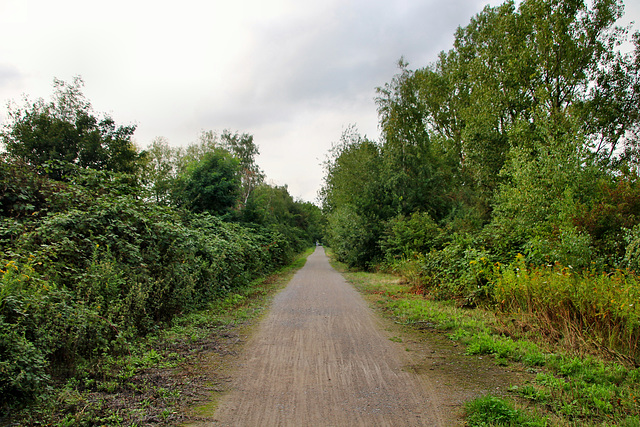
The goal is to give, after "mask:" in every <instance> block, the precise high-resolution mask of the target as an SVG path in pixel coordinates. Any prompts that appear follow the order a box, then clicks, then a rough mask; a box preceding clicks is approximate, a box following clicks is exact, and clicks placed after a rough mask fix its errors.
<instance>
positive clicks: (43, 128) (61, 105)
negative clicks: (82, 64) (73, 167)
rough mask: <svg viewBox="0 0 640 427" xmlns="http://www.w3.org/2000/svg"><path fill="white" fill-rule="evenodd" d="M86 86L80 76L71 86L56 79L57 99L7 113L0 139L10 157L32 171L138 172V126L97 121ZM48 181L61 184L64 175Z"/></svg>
mask: <svg viewBox="0 0 640 427" xmlns="http://www.w3.org/2000/svg"><path fill="white" fill-rule="evenodd" d="M83 85H84V82H83V81H82V79H81V78H79V77H76V78H75V79H74V81H73V83H71V84H67V83H65V82H63V81H60V80H57V79H56V80H54V96H53V100H52V101H51V102H49V103H47V102H45V101H44V100H43V99H39V100H37V101H36V102H33V103H30V102H28V101H27V102H26V105H25V106H24V107H23V108H15V107H14V108H13V109H11V110H10V111H9V121H8V122H7V123H6V124H5V126H4V130H3V131H2V133H0V138H1V140H2V143H3V144H4V146H5V149H6V150H7V152H8V153H9V154H10V155H11V156H13V157H15V158H18V159H21V160H23V161H24V162H26V163H28V164H30V165H32V166H41V167H44V166H46V165H47V164H48V163H49V162H62V163H71V164H77V165H78V166H80V167H83V168H92V169H97V170H109V171H116V172H127V173H135V172H137V171H138V169H139V165H140V159H141V157H142V156H143V154H142V153H138V150H137V149H136V147H135V146H134V144H133V142H132V141H131V137H132V136H133V133H134V131H135V126H116V124H115V122H114V121H113V119H112V118H110V117H109V116H105V117H104V118H101V119H100V118H98V117H96V116H95V114H94V113H93V111H92V110H91V105H90V103H89V102H88V101H87V100H86V99H85V98H84V95H83V94H82V86H83ZM47 174H48V175H49V176H51V177H52V178H54V179H57V180H60V179H63V178H64V173H63V171H60V170H58V169H53V170H50V171H48V172H47Z"/></svg>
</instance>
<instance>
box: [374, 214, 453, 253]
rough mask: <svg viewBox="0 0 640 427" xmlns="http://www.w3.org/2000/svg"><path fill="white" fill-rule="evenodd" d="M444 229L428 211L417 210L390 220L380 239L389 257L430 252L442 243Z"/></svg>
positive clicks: (381, 245) (383, 249)
mask: <svg viewBox="0 0 640 427" xmlns="http://www.w3.org/2000/svg"><path fill="white" fill-rule="evenodd" d="M442 240H443V237H442V230H441V229H440V228H439V227H438V224H436V222H435V221H434V220H433V218H431V215H429V214H428V213H426V212H415V213H413V214H411V215H409V216H408V217H405V216H398V217H396V218H393V219H391V220H390V221H389V223H388V225H387V230H386V232H385V234H384V236H383V237H382V239H381V240H380V247H381V249H382V251H383V252H384V253H385V254H386V257H387V259H394V258H399V257H401V256H403V255H405V256H411V255H415V254H419V253H424V252H429V251H430V250H431V249H432V248H438V247H439V246H441V244H442Z"/></svg>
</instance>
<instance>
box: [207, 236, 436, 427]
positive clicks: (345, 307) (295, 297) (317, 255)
mask: <svg viewBox="0 0 640 427" xmlns="http://www.w3.org/2000/svg"><path fill="white" fill-rule="evenodd" d="M406 353H407V352H406V351H405V350H404V347H402V346H401V345H399V344H397V343H395V342H392V341H390V340H389V335H388V334H386V333H385V332H383V331H382V326H381V324H380V321H379V320H378V319H377V317H376V316H375V314H374V313H373V312H372V311H371V309H370V308H369V307H368V306H367V304H366V303H365V301H364V300H363V299H362V297H361V296H360V295H359V294H358V293H357V292H356V291H355V290H354V289H353V288H352V287H351V286H350V285H349V284H347V282H346V281H345V280H344V279H343V277H342V276H341V275H340V274H339V273H338V272H337V271H335V270H334V269H333V268H332V267H331V266H330V265H329V262H328V259H327V257H326V255H325V253H324V249H323V248H322V247H319V248H317V250H316V251H315V252H314V253H313V254H312V255H311V256H309V258H308V260H307V263H306V265H305V267H304V268H303V269H301V270H300V271H299V272H298V273H297V274H296V275H295V276H294V278H293V279H292V280H291V282H290V283H289V285H288V286H287V288H286V289H285V290H283V291H282V292H281V293H280V294H278V295H277V296H276V298H275V300H274V302H273V306H272V308H271V310H270V312H269V314H268V315H267V316H266V318H265V319H264V320H263V321H262V323H261V324H260V326H259V328H258V330H257V331H256V333H255V335H254V337H253V339H252V340H251V341H250V342H249V343H248V345H247V348H246V352H245V354H244V355H243V357H242V360H241V367H240V369H239V372H238V374H237V378H235V379H234V382H233V388H232V391H231V392H230V393H229V394H228V395H226V396H225V397H224V398H223V399H222V400H221V402H220V406H219V407H218V410H217V412H216V413H215V415H214V419H215V421H214V425H220V426H227V425H229V426H247V427H251V426H327V427H328V426H421V425H427V426H437V425H445V423H444V421H443V416H442V415H441V414H440V412H439V408H441V407H442V406H441V405H440V404H438V402H437V398H436V396H437V393H436V392H435V390H434V387H433V384H431V383H430V381H428V380H427V379H425V378H424V376H420V375H417V374H416V373H414V372H412V371H411V369H407V367H408V366H409V363H410V361H409V360H408V355H407V354H406Z"/></svg>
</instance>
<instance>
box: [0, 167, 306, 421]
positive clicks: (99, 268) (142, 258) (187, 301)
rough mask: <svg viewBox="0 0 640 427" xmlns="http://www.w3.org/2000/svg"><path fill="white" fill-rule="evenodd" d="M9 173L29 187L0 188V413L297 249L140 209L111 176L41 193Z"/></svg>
mask: <svg viewBox="0 0 640 427" xmlns="http://www.w3.org/2000/svg"><path fill="white" fill-rule="evenodd" d="M12 173H13V174H14V175H15V174H22V175H23V176H22V178H24V179H25V181H24V182H30V183H31V184H30V185H28V186H25V190H23V192H22V193H20V192H18V190H17V189H16V187H15V186H10V185H8V184H9V183H10V181H11V177H10V176H7V175H6V174H3V176H2V177H0V183H1V184H3V188H4V192H3V193H2V194H0V203H1V204H2V206H3V212H2V216H1V217H0V269H1V271H0V279H1V280H0V396H1V398H0V408H2V409H1V410H2V411H5V410H8V409H9V408H11V407H15V406H19V405H21V404H24V403H26V402H28V401H30V400H33V399H37V398H38V397H39V396H41V395H43V393H45V392H46V390H47V387H48V384H50V383H51V381H52V380H53V381H56V380H58V379H64V378H66V377H68V376H70V375H74V373H75V371H76V367H77V366H80V365H81V366H83V369H84V370H85V371H86V372H88V373H89V374H91V372H92V369H93V368H92V366H97V363H99V360H100V358H101V357H103V356H104V355H118V354H122V353H123V352H126V351H128V345H129V343H130V342H131V340H132V339H133V338H134V337H136V336H140V335H143V334H145V333H147V332H149V331H151V330H152V329H153V328H155V326H156V325H157V324H158V322H167V321H170V320H171V319H172V318H173V317H175V316H177V315H179V314H181V313H185V312H189V311H191V310H195V309H199V308H204V307H206V306H207V305H209V304H211V303H213V302H214V301H215V300H216V299H219V298H221V297H224V295H226V294H228V293H230V292H232V291H233V290H234V289H236V288H238V287H241V286H245V285H247V284H249V283H250V282H251V281H252V280H254V279H255V278H257V277H258V276H261V275H264V274H267V273H269V272H271V271H273V270H274V269H276V268H278V267H280V266H282V265H284V264H286V263H287V262H289V261H290V260H291V259H292V257H293V256H294V255H295V253H296V251H298V250H299V249H300V246H301V245H303V242H302V241H301V240H298V241H295V242H292V241H291V240H289V239H288V238H286V237H285V236H284V235H283V234H281V233H279V232H278V231H276V230H275V229H273V228H271V229H269V228H265V227H260V226H255V227H252V228H248V227H245V226H242V225H239V224H234V223H228V222H224V221H222V220H221V219H220V218H218V217H216V216H213V215H210V214H208V213H200V214H196V213H193V212H189V211H184V210H177V209H173V208H170V207H167V206H160V205H158V204H154V203H149V202H148V201H147V200H145V199H144V198H143V197H141V195H139V194H137V192H136V186H135V185H132V184H131V183H132V181H130V180H129V179H127V177H126V176H124V175H122V174H114V173H110V172H97V171H84V172H82V171H80V172H78V174H77V175H75V176H73V177H70V180H69V181H70V182H66V183H63V182H58V183H56V184H55V185H53V186H51V185H49V184H48V182H47V181H46V180H44V179H40V178H39V177H38V176H35V173H34V172H33V170H29V168H26V167H25V168H23V169H20V170H12ZM30 174H32V175H33V176H31V177H30V178H29V175H30ZM27 178H29V179H27ZM54 187H55V188H54ZM51 188H54V189H55V191H54V190H51ZM128 188H130V190H128ZM21 194H24V197H21ZM16 195H17V196H16ZM16 206H17V207H16ZM22 207H24V208H22ZM24 212H29V215H25V214H24ZM96 372H97V371H96Z"/></svg>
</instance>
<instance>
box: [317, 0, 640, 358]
mask: <svg viewBox="0 0 640 427" xmlns="http://www.w3.org/2000/svg"><path fill="white" fill-rule="evenodd" d="M623 13H624V4H623V2H622V1H619V0H595V1H593V2H592V3H591V4H587V2H585V1H580V0H524V1H522V2H520V3H519V4H518V5H517V6H516V4H515V2H514V1H506V2H505V3H503V4H501V5H499V6H496V7H489V6H488V7H486V8H485V9H484V10H483V11H482V12H480V13H479V14H477V15H476V16H474V17H473V18H472V19H471V20H470V22H469V23H468V24H467V25H466V26H464V27H460V28H458V30H457V31H456V33H455V40H454V43H453V46H452V48H451V49H449V50H448V51H443V52H441V53H440V54H439V56H438V58H437V60H436V61H434V62H433V63H431V64H429V65H427V66H424V67H422V68H417V69H410V68H409V64H408V63H407V62H406V61H405V60H404V59H401V60H400V61H399V64H398V66H399V72H398V73H397V74H396V75H395V76H394V77H393V79H391V81H390V82H388V83H386V84H385V85H383V86H381V87H379V88H377V89H376V94H377V97H376V102H377V106H378V114H379V126H380V129H381V133H382V136H381V138H380V140H379V141H372V140H370V139H368V138H367V137H365V136H362V135H360V134H359V133H358V132H357V130H356V129H355V128H353V127H352V128H349V129H348V130H347V131H346V132H345V133H344V134H343V135H342V138H341V140H340V141H339V142H338V143H337V144H335V145H334V147H333V149H332V151H331V153H330V154H329V156H328V159H327V161H326V163H325V170H326V175H325V179H324V185H323V188H322V190H321V193H320V198H321V200H322V205H323V211H324V213H325V215H326V220H327V241H328V243H329V244H330V245H331V247H332V249H333V250H334V252H335V254H336V256H337V257H338V258H339V259H340V260H341V261H343V262H345V263H347V264H348V265H350V266H352V267H357V268H368V269H374V268H385V269H388V270H392V271H396V272H399V273H401V274H403V275H404V276H405V277H406V278H407V279H408V280H409V281H410V282H411V283H414V284H415V285H416V286H417V287H418V288H420V289H421V290H422V291H423V292H424V293H426V294H427V295H430V296H431V297H434V298H444V299H448V298H453V299H455V300H457V301H458V302H459V303H460V304H467V305H475V304H479V303H486V304H490V305H491V306H493V307H496V308H497V309H503V310H505V311H510V310H513V311H517V310H522V311H525V312H532V315H535V314H536V313H540V316H543V315H544V314H545V313H546V314H549V317H550V318H557V317H558V316H559V315H558V314H557V313H561V312H564V311H563V310H566V313H567V314H566V317H567V318H568V320H567V319H564V320H567V321H568V323H571V322H569V320H571V319H574V318H575V319H581V320H580V321H581V322H583V323H584V324H582V326H580V328H581V329H585V330H586V329H588V328H590V327H592V326H593V324H594V322H595V323H597V322H599V321H600V320H602V319H603V317H607V316H611V317H612V318H614V319H624V320H620V322H622V323H624V322H627V323H625V325H626V326H625V328H627V327H628V328H627V329H628V330H630V331H633V333H634V334H636V335H635V338H633V339H632V341H633V342H634V343H635V344H632V345H630V346H627V347H626V348H625V349H624V350H622V349H620V348H617V347H616V351H618V350H620V352H624V353H625V354H626V355H627V356H628V357H631V358H632V359H633V360H635V361H636V363H637V362H638V361H639V360H640V359H639V358H638V357H639V354H640V350H639V348H638V340H637V335H638V332H639V331H640V325H638V322H637V320H634V319H637V318H638V317H637V309H636V308H633V307H635V306H634V303H633V302H632V301H631V300H632V299H633V295H634V294H635V292H636V291H634V290H629V289H626V288H625V289H623V290H619V292H618V291H616V292H618V294H620V295H623V294H624V295H626V297H625V298H624V300H625V301H626V300H627V299H629V301H627V302H629V303H630V305H629V304H627V305H626V306H624V307H623V299H622V298H620V299H617V298H618V297H616V298H614V299H615V300H616V304H617V303H620V305H619V306H618V307H617V308H616V307H615V306H613V305H611V304H610V305H611V306H601V305H599V304H600V303H597V304H596V303H595V302H594V298H595V296H593V295H591V296H589V295H588V292H587V291H585V292H587V293H586V294H585V295H583V297H584V301H576V298H578V296H577V294H576V295H573V296H570V295H569V296H566V295H564V294H563V295H564V296H562V297H561V296H560V294H559V293H558V292H555V289H554V287H553V286H554V285H553V283H552V282H551V281H548V280H547V279H549V280H551V279H550V278H552V277H553V274H556V273H560V274H561V275H566V274H569V275H571V274H573V276H572V277H573V279H572V280H578V278H581V279H580V280H582V279H584V280H586V278H585V277H586V276H589V275H591V276H590V277H591V278H594V277H602V276H599V275H604V276H606V277H612V275H616V274H618V275H622V274H624V275H625V276H624V278H620V281H621V282H625V283H627V284H628V283H636V282H635V281H634V280H635V279H632V278H630V277H631V276H633V274H634V272H635V271H639V270H638V267H639V266H640V264H639V259H638V255H639V254H640V252H639V251H638V249H637V248H638V246H639V242H640V225H639V224H640V181H639V179H638V165H639V160H640V159H639V156H638V154H639V151H638V143H639V141H640V140H639V130H640V115H639V110H638V105H640V34H639V33H638V32H636V33H633V34H632V33H631V29H630V28H622V27H619V26H618V25H617V22H618V21H619V19H620V18H621V17H622V16H623ZM630 45H631V46H632V49H631V50H629V48H628V46H630ZM509 269H510V270H509ZM518 269H519V270H518ZM506 270H509V271H511V272H514V271H516V272H517V271H527V272H529V273H531V272H535V274H539V276H536V277H538V279H539V280H540V283H537V284H536V286H537V285H540V287H539V292H538V293H536V295H538V296H539V298H541V299H546V300H549V301H551V300H553V304H557V305H555V306H553V304H552V303H551V302H549V304H551V305H548V306H545V308H544V309H542V308H541V307H540V306H536V308H535V310H534V309H533V308H531V307H530V306H528V305H527V303H526V301H524V300H526V295H524V294H523V295H520V294H517V292H516V291H515V289H516V288H518V286H520V289H525V288H526V287H527V286H529V285H531V286H533V284H532V283H531V281H534V277H533V276H534V275H531V276H527V278H525V277H524V276H523V275H522V274H515V275H507V276H508V280H507V276H505V274H506ZM623 271H624V273H622V272H623ZM629 275H631V276H629ZM634 277H635V276H634ZM538 279H535V280H538ZM525 280H529V282H527V283H528V284H525V283H524V282H523V281H525ZM594 280H595V279H594ZM598 280H600V279H598ZM603 280H604V279H603ZM507 282H508V283H507ZM516 282H517V283H516ZM543 283H546V285H544V284H543ZM581 283H582V282H581ZM507 285H509V286H507ZM511 285H513V286H512V287H510V286H511ZM525 285H526V286H525ZM611 286H615V287H619V286H622V285H620V284H619V283H618V284H611ZM633 286H636V285H633ZM507 288H508V289H510V290H506V289H507ZM592 289H593V288H592ZM616 289H618V288H616ZM500 292H502V293H500ZM523 292H525V291H523ZM525 293H526V292H525ZM614 293H615V292H614ZM549 295H555V296H556V297H557V298H565V299H562V300H560V299H558V300H554V299H553V298H550V297H549ZM636 295H637V294H636ZM519 298H522V299H519ZM603 301H604V298H603ZM538 302H540V301H538ZM591 303H593V304H591ZM611 303H613V300H612V301H611ZM589 304H591V305H592V306H593V307H596V305H597V306H598V308H597V309H595V308H594V309H593V310H595V311H593V312H590V311H589V312H588V313H587V312H586V311H581V310H583V308H584V310H587V311H588V310H589V309H588V306H589ZM602 304H605V303H604V302H602ZM636 305H637V304H636ZM625 307H626V308H625ZM630 307H631V308H630ZM621 310H622V311H621ZM629 310H631V311H632V312H628V311H629ZM534 311H535V313H534ZM623 312H624V313H623ZM554 313H556V314H554ZM633 313H635V314H633ZM564 320H563V319H558V323H562V322H564ZM610 326H611V325H609V326H607V325H601V328H600V329H601V332H602V334H607V332H606V329H607V328H609V329H611V328H610ZM618 326H620V325H618ZM618 326H616V328H614V329H615V330H618ZM555 327H557V329H560V330H561V329H562V325H560V326H558V325H557V324H556V325H555ZM596 329H597V328H596ZM610 334H612V335H614V334H615V333H612V332H610ZM632 335H633V334H632ZM627 338H629V337H627ZM607 339H608V338H607ZM625 339H626V338H625ZM629 339H631V338H629ZM603 341H606V339H605V337H604V336H602V337H599V338H598V342H603ZM618 344H620V345H621V346H623V344H624V343H617V344H615V345H618ZM607 345H608V344H607ZM611 345H612V346H613V345H614V344H613V343H611Z"/></svg>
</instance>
